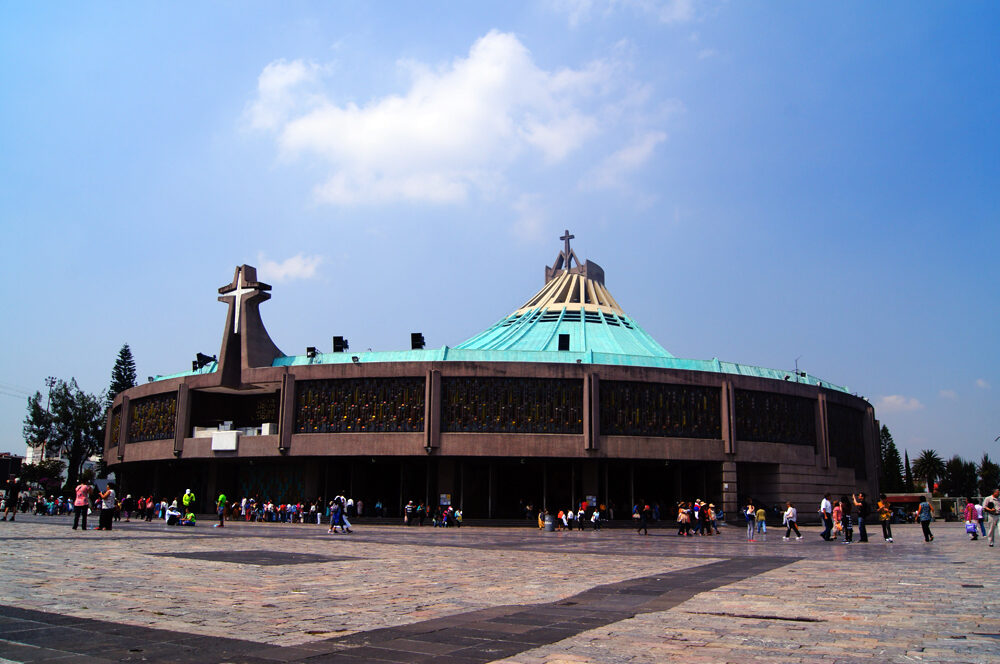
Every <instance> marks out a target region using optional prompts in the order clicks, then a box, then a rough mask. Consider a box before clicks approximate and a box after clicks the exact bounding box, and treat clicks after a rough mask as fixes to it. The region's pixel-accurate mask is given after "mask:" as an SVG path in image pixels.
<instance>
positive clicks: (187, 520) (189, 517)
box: [181, 512, 195, 526]
mask: <svg viewBox="0 0 1000 664" xmlns="http://www.w3.org/2000/svg"><path fill="white" fill-rule="evenodd" d="M194 522H195V518H194V512H188V513H187V514H185V515H184V518H183V519H181V525H182V526H193V525H194Z"/></svg>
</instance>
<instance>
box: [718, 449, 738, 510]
mask: <svg viewBox="0 0 1000 664" xmlns="http://www.w3.org/2000/svg"><path fill="white" fill-rule="evenodd" d="M736 482H737V478H736V462H735V461H723V462H722V509H723V510H724V511H725V513H726V517H727V520H728V521H729V522H735V521H737V520H738V519H737V518H736V517H737V516H739V511H740V503H739V497H738V495H737V483H736Z"/></svg>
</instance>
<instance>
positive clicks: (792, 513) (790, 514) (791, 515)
mask: <svg viewBox="0 0 1000 664" xmlns="http://www.w3.org/2000/svg"><path fill="white" fill-rule="evenodd" d="M785 505H787V506H788V509H786V510H785V519H784V521H785V525H786V526H787V529H786V530H785V536H784V537H782V538H781V539H783V540H786V539H788V536H789V535H791V534H792V531H793V530H794V531H795V539H802V533H800V532H799V527H798V525H797V524H796V521H798V519H799V512H798V510H796V509H795V507H794V506H793V505H792V503H791V502H787V503H785Z"/></svg>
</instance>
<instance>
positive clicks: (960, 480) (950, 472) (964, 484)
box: [941, 454, 976, 497]
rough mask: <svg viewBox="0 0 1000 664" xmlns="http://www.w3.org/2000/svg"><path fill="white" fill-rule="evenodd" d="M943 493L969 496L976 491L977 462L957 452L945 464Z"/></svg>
mask: <svg viewBox="0 0 1000 664" xmlns="http://www.w3.org/2000/svg"><path fill="white" fill-rule="evenodd" d="M941 493H943V494H944V495H946V496H963V497H969V496H972V495H974V494H975V493H976V464H974V463H973V462H971V461H965V460H964V459H962V457H960V456H958V455H957V454H956V455H955V456H953V457H952V458H950V459H949V460H948V461H947V462H946V463H945V464H944V472H943V473H942V474H941Z"/></svg>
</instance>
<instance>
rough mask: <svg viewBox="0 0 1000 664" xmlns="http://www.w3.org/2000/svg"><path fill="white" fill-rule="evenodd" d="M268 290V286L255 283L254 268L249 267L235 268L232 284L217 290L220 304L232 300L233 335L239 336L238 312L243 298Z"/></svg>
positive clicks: (255, 270) (269, 288)
mask: <svg viewBox="0 0 1000 664" xmlns="http://www.w3.org/2000/svg"><path fill="white" fill-rule="evenodd" d="M269 290H271V287H270V286H269V285H267V284H265V283H262V282H259V281H257V269H256V268H254V267H252V266H250V265H240V266H239V267H237V268H236V274H235V275H233V281H232V283H230V284H227V285H225V286H223V287H222V288H220V289H219V295H220V296H221V297H219V301H220V302H225V301H226V299H227V298H230V297H231V298H233V307H234V311H233V334H239V331H240V310H241V309H242V308H243V306H242V305H243V296H244V295H253V294H257V293H260V292H261V291H269ZM268 297H270V296H268Z"/></svg>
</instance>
